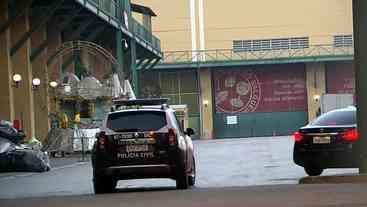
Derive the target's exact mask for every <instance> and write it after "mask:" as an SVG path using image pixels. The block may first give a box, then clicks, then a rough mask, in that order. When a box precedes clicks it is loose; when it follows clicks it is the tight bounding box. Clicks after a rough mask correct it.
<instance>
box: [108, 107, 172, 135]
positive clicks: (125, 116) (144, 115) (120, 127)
mask: <svg viewBox="0 0 367 207" xmlns="http://www.w3.org/2000/svg"><path fill="white" fill-rule="evenodd" d="M166 125H167V121H166V114H165V113H164V112H160V111H133V112H121V113H114V114H110V115H109V116H108V119H107V127H108V128H109V129H112V130H114V131H116V132H143V131H155V130H158V129H161V128H162V127H164V126H166Z"/></svg>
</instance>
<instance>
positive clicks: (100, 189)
mask: <svg viewBox="0 0 367 207" xmlns="http://www.w3.org/2000/svg"><path fill="white" fill-rule="evenodd" d="M116 184H117V181H116V180H114V179H112V178H109V177H103V176H95V177H94V178H93V187H94V193H95V194H105V193H113V192H114V191H115V188H116Z"/></svg>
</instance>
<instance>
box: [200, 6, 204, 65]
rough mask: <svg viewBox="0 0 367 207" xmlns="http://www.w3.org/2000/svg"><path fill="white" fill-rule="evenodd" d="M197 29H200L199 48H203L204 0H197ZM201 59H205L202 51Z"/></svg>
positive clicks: (202, 49)
mask: <svg viewBox="0 0 367 207" xmlns="http://www.w3.org/2000/svg"><path fill="white" fill-rule="evenodd" d="M199 29H200V50H201V51H204V50H205V16H204V0H199ZM201 60H202V61H205V54H204V53H202V56H201Z"/></svg>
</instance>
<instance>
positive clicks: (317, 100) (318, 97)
mask: <svg viewBox="0 0 367 207" xmlns="http://www.w3.org/2000/svg"><path fill="white" fill-rule="evenodd" d="M313 100H314V101H315V102H319V101H320V95H319V94H315V95H314V96H313Z"/></svg>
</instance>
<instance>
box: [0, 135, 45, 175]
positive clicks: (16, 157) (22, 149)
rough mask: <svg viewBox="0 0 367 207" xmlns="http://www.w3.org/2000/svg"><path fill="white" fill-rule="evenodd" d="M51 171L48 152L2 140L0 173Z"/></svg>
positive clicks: (0, 145)
mask: <svg viewBox="0 0 367 207" xmlns="http://www.w3.org/2000/svg"><path fill="white" fill-rule="evenodd" d="M50 169H51V166H50V159H49V157H48V154H47V152H42V151H41V150H33V149H31V148H29V147H27V146H25V145H23V146H20V145H15V144H14V143H11V142H10V141H9V140H7V139H4V138H0V172H46V171H49V170H50Z"/></svg>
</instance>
